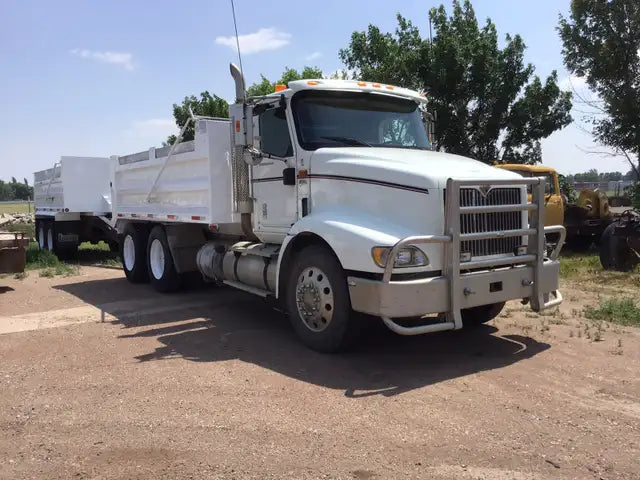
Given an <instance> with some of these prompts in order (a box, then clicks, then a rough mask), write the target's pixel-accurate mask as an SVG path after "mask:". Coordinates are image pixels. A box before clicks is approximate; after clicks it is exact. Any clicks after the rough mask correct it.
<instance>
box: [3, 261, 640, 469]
mask: <svg viewBox="0 0 640 480" xmlns="http://www.w3.org/2000/svg"><path fill="white" fill-rule="evenodd" d="M80 272H81V274H80V275H79V276H73V277H69V278H54V279H49V278H39V277H38V275H37V273H35V272H32V273H31V274H30V275H29V276H28V277H27V278H26V279H24V280H14V279H12V278H10V277H6V278H4V279H0V477H1V478H7V479H21V478H25V479H26V478H29V479H30V478H43V479H54V478H72V479H83V478H96V479H98V478H100V479H102V478H121V479H143V478H144V479H146V478H149V479H160V478H163V479H164V478H166V479H186V478H213V479H245V478H252V479H281V478H291V479H306V478H327V479H329V478H331V479H401V478H428V479H487V480H493V479H498V480H499V479H516V480H521V479H539V478H560V479H583V478H584V479H592V478H594V479H638V478H640V400H639V399H640V379H639V378H638V373H639V372H640V335H639V334H640V330H638V329H633V328H619V327H615V326H612V325H604V326H603V327H602V328H601V330H600V331H599V333H598V336H600V340H601V341H595V340H594V338H597V337H596V336H595V335H596V333H595V330H594V328H595V327H592V326H589V324H588V323H587V321H586V320H584V319H583V318H581V317H580V312H581V309H582V307H583V306H584V304H585V303H588V302H589V301H592V300H593V298H594V297H595V296H596V295H597V294H598V293H597V290H598V286H592V287H589V288H587V287H586V286H584V285H580V286H575V285H574V286H572V285H565V286H564V294H565V303H564V304H563V306H562V313H561V314H556V315H550V316H545V317H540V316H536V315H532V314H531V313H527V310H526V309H524V308H523V307H521V306H520V305H519V304H518V303H512V304H510V305H509V306H508V309H506V310H505V312H504V313H503V315H502V316H501V317H499V318H498V319H497V320H496V321H494V322H491V324H490V325H487V326H483V327H481V328H478V329H474V330H468V331H460V332H447V333H441V334H433V335H428V336H421V337H412V338H408V337H399V336H395V335H393V334H392V333H390V332H387V331H386V330H384V329H383V328H380V327H379V326H378V325H374V327H375V328H372V333H370V334H368V335H366V337H365V338H363V339H361V342H360V343H359V346H358V348H357V349H356V350H355V351H354V352H352V353H349V354H343V355H333V356H331V355H321V354H317V353H314V352H312V351H309V350H307V349H306V348H305V347H303V346H302V345H301V344H300V343H298V341H297V340H296V339H295V337H294V335H293V333H292V331H291V330H290V328H289V327H288V324H287V320H286V319H285V318H284V317H283V316H282V315H281V314H280V313H278V312H276V311H274V310H273V309H272V308H271V307H270V306H269V305H267V304H266V303H264V302H263V301H262V300H260V299H256V298H253V297H251V296H248V295H246V294H244V293H242V292H237V291H233V290H229V289H215V288H208V289H201V290H198V291H194V292H190V293H181V294H176V295H160V294H157V293H155V292H153V291H152V290H151V289H150V287H149V286H148V285H130V284H128V283H127V282H126V281H125V279H124V277H123V275H122V273H121V272H120V270H117V269H109V268H98V267H82V268H81V271H80Z"/></svg>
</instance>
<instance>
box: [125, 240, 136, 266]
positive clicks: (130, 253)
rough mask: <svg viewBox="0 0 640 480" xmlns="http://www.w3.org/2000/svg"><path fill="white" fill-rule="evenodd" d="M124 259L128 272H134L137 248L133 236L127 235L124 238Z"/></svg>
mask: <svg viewBox="0 0 640 480" xmlns="http://www.w3.org/2000/svg"><path fill="white" fill-rule="evenodd" d="M122 257H123V260H124V266H125V267H126V268H127V270H129V271H131V270H133V267H134V266H135V264H136V248H135V245H134V243H133V238H132V237H131V235H126V236H125V237H124V242H123V244H122Z"/></svg>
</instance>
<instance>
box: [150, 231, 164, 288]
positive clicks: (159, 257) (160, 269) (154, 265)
mask: <svg viewBox="0 0 640 480" xmlns="http://www.w3.org/2000/svg"><path fill="white" fill-rule="evenodd" d="M149 263H150V264H151V273H153V277H154V278H155V279H156V280H160V279H161V278H162V275H163V274H164V248H162V243H161V242H160V240H158V239H157V238H154V239H153V242H151V249H150V251H149Z"/></svg>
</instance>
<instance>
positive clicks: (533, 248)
mask: <svg viewBox="0 0 640 480" xmlns="http://www.w3.org/2000/svg"><path fill="white" fill-rule="evenodd" d="M524 185H531V187H532V201H531V203H526V201H523V200H521V198H522V197H521V194H520V192H521V187H522V186H524ZM516 190H517V191H518V194H517V195H516V193H515V191H516ZM473 191H476V192H478V194H477V195H476V193H472V192H473ZM491 192H496V193H495V194H494V195H495V198H494V196H492V195H491ZM544 192H545V179H544V177H533V178H522V179H502V180H456V179H449V180H447V186H446V190H445V222H444V225H445V227H444V234H443V235H423V236H412V237H406V238H404V239H402V240H400V241H399V242H397V243H396V244H395V245H394V246H393V248H392V249H391V252H390V254H389V255H388V256H387V258H389V259H393V258H395V257H396V254H397V253H398V251H399V250H400V249H401V248H402V247H405V246H407V245H419V244H421V243H441V244H444V257H443V275H444V276H446V277H447V279H448V284H449V311H448V312H446V314H445V318H444V320H445V321H443V322H439V323H434V324H430V325H421V326H417V327H404V326H401V325H399V324H397V323H396V322H394V321H393V320H392V319H391V318H389V317H384V316H383V317H382V320H383V321H384V323H385V324H386V325H387V326H388V327H389V328H390V329H391V330H393V331H395V332H396V333H399V334H402V335H417V334H422V333H428V332H435V331H441V330H454V329H459V328H462V316H461V297H462V296H463V295H464V294H465V293H464V292H462V291H461V285H462V280H463V278H464V277H465V276H467V275H474V274H475V272H476V271H478V270H487V269H493V268H503V267H509V266H514V265H528V266H531V267H533V280H532V282H531V287H532V295H531V296H530V297H529V302H530V304H531V308H532V309H533V310H534V311H540V310H544V309H546V308H550V307H554V306H556V305H559V304H560V303H561V302H562V296H561V295H560V292H559V291H555V292H553V294H554V295H553V296H552V295H551V293H552V292H543V291H541V289H540V282H539V279H541V278H542V269H543V264H544V261H545V257H547V255H546V244H545V235H548V234H550V233H559V234H560V239H559V241H558V242H557V244H556V246H555V248H554V250H553V251H552V252H551V253H550V254H549V255H548V257H547V258H548V259H550V260H555V259H556V258H557V257H558V254H559V253H560V249H561V248H562V244H563V243H564V239H565V236H566V232H565V229H564V227H563V226H562V225H554V226H549V227H545V226H544V195H545V193H544ZM481 193H482V194H481ZM525 198H526V197H525ZM492 199H493V200H492ZM505 200H507V202H505ZM522 212H527V213H528V219H529V222H528V226H527V225H526V222H525V225H523V221H522V220H521V218H522ZM504 214H514V215H512V216H508V215H507V216H505V215H504ZM492 215H494V216H493V217H492ZM474 222H475V223H474ZM524 237H527V241H526V242H523V238H524ZM492 242H493V243H492ZM523 244H526V253H524V254H520V255H517V254H516V252H515V251H514V249H515V247H517V246H520V245H523ZM467 249H468V250H467ZM467 251H471V253H472V255H471V259H470V260H469V261H464V262H462V261H461V254H462V253H464V252H467ZM474 253H475V254H474ZM478 257H479V258H478ZM393 268H394V262H392V261H390V262H387V265H386V266H385V269H384V274H383V276H382V281H383V282H384V283H389V282H391V275H392V273H393Z"/></svg>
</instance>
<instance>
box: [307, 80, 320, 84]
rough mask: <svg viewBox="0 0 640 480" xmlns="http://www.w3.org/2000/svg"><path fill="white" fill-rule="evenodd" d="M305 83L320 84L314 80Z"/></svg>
mask: <svg viewBox="0 0 640 480" xmlns="http://www.w3.org/2000/svg"><path fill="white" fill-rule="evenodd" d="M307 85H320V82H316V81H315V80H308V81H307Z"/></svg>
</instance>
